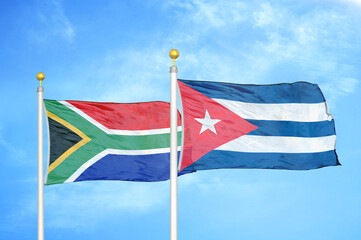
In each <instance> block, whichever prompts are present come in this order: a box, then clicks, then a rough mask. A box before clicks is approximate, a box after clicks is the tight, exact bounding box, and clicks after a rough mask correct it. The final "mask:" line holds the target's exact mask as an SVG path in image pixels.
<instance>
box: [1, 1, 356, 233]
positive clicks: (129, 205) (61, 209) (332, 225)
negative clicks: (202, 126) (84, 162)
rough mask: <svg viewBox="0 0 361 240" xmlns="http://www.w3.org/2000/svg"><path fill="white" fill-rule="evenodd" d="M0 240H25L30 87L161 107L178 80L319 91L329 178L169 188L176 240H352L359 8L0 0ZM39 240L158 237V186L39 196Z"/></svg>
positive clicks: (32, 216)
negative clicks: (330, 136)
mask: <svg viewBox="0 0 361 240" xmlns="http://www.w3.org/2000/svg"><path fill="white" fill-rule="evenodd" d="M0 23H1V24H0V31H1V37H0V72H1V85H0V86H1V93H2V94H1V95H0V100H1V101H0V104H1V108H0V151H1V161H0V179H1V181H0V189H1V193H2V194H1V197H0V239H35V238H36V226H37V221H36V219H37V216H36V206H37V205H36V201H37V198H36V197H37V192H36V176H37V150H36V149H37V147H36V144H37V140H36V139H37V128H36V126H37V125H36V122H37V119H36V107H37V103H36V100H37V99H36V87H37V86H38V82H37V80H36V78H35V75H36V73H37V72H39V71H43V72H44V73H45V75H46V79H45V80H44V83H43V85H44V88H45V97H46V98H50V99H59V100H63V99H74V100H93V101H115V102H138V101H152V100H164V101H168V100H169V66H170V65H171V60H170V59H169V57H168V52H169V50H170V49H172V48H177V49H178V50H179V51H180V57H179V59H178V60H177V65H178V67H179V75H178V76H179V77H180V78H183V79H198V80H218V81H225V82H235V83H255V84H268V83H280V82H295V81H309V82H313V83H317V84H319V85H320V87H321V89H322V90H323V92H324V95H325V97H326V99H327V101H328V103H329V108H330V112H331V113H332V115H333V116H334V118H335V121H336V131H337V135H338V140H337V153H338V155H339V159H340V162H341V163H342V165H343V166H341V167H329V168H323V169H319V170H312V171H281V170H245V169H239V170H212V171H201V172H198V173H195V174H190V175H186V176H183V177H181V178H180V179H179V239H180V240H181V239H187V240H192V239H207V240H220V239H231V240H232V239H251V240H253V239H255V240H258V239H277V240H280V239H285V240H286V239H287V240H290V239H291V240H293V239H295V240H297V239H300V240H301V239H302V240H304V239H328V240H332V239H335V240H336V239H348V240H352V239H360V238H361V220H360V219H361V174H360V172H361V147H360V142H361V141H360V140H359V136H360V135H361V130H360V129H361V128H360V127H359V124H360V121H359V119H360V118H361V108H360V106H359V104H360V103H361V97H360V94H359V92H360V90H361V83H360V80H361V71H360V62H361V31H360V26H361V1H359V0H348V1H347V0H333V1H332V0H323V1H321V0H319V1H317V0H307V1H291V0H274V1H230V0H229V1H228V0H224V1H207V0H185V1H140V0H139V1H59V0H51V1H33V0H31V1H19V0H15V1H6V0H5V1H1V2H0ZM45 236H46V239H87V240H92V239H108V240H112V239H146V240H147V239H157V240H161V239H168V236H169V182H160V183H132V182H100V181H99V182H83V183H74V184H63V185H53V186H49V187H46V188H45Z"/></svg>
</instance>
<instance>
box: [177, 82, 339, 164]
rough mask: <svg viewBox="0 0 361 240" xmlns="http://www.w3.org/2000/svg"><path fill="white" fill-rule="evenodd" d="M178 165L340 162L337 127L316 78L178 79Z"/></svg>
mask: <svg viewBox="0 0 361 240" xmlns="http://www.w3.org/2000/svg"><path fill="white" fill-rule="evenodd" d="M178 86H179V90H180V94H181V100H182V110H183V118H182V121H183V137H182V140H183V144H182V146H183V151H182V157H181V162H180V170H181V171H185V170H191V171H194V170H205V169H218V168H262V169H290V170H308V169H315V168H321V167H326V166H336V165H340V164H339V162H338V158H337V154H336V151H335V144H336V133H335V123H334V120H333V117H332V116H331V115H330V114H329V113H328V109H327V104H326V101H325V99H324V97H323V94H322V92H321V90H320V89H319V87H318V86H317V85H316V84H311V83H307V82H296V83H291V84H273V85H249V84H247V85H244V84H231V83H222V82H206V81H189V80H178Z"/></svg>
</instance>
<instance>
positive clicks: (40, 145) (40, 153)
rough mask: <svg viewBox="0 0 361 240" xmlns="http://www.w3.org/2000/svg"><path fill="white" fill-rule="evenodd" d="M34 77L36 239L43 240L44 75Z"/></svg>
mask: <svg viewBox="0 0 361 240" xmlns="http://www.w3.org/2000/svg"><path fill="white" fill-rule="evenodd" d="M36 78H37V79H38V80H39V81H40V86H39V87H38V89H37V92H38V240H44V151H43V150H44V132H43V108H44V106H43V104H44V103H43V95H44V88H43V87H42V86H41V82H42V81H43V80H44V78H45V75H44V73H42V72H39V73H38V74H37V75H36Z"/></svg>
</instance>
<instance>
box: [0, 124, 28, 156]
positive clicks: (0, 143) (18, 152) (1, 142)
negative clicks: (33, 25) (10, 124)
mask: <svg viewBox="0 0 361 240" xmlns="http://www.w3.org/2000/svg"><path fill="white" fill-rule="evenodd" d="M2 131H3V129H2V127H0V147H3V148H4V149H6V151H7V152H8V156H10V157H11V158H13V159H16V160H17V161H22V160H23V159H24V158H25V156H26V154H25V152H24V151H23V150H22V149H21V148H17V147H15V146H14V145H12V144H10V143H9V142H8V141H6V140H5V139H4V137H3V134H2Z"/></svg>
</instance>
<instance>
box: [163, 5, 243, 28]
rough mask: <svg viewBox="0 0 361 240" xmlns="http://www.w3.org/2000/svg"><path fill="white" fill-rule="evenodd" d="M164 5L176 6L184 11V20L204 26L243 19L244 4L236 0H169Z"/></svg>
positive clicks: (218, 25)
mask: <svg viewBox="0 0 361 240" xmlns="http://www.w3.org/2000/svg"><path fill="white" fill-rule="evenodd" d="M165 7H166V8H173V7H176V8H179V9H181V10H182V11H186V13H187V18H185V20H184V21H188V19H191V20H192V22H193V23H197V24H200V25H202V26H205V27H206V28H210V27H215V28H220V27H225V26H227V25H228V24H239V23H241V22H242V21H243V20H244V13H245V9H244V4H243V3H242V2H238V1H207V0H187V1H183V2H178V1H169V2H167V3H166V4H165ZM178 14H179V13H178ZM181 15H183V12H182V13H181V14H179V15H178V16H181Z"/></svg>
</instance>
